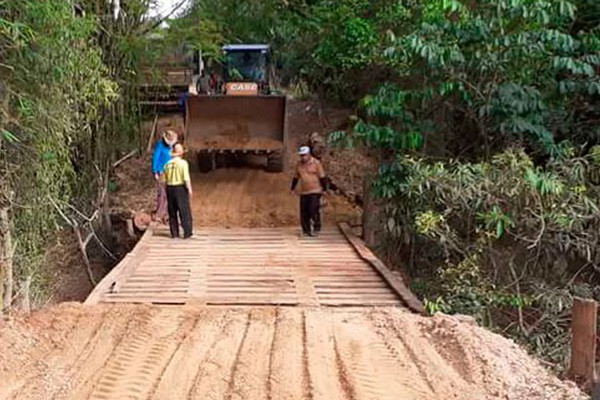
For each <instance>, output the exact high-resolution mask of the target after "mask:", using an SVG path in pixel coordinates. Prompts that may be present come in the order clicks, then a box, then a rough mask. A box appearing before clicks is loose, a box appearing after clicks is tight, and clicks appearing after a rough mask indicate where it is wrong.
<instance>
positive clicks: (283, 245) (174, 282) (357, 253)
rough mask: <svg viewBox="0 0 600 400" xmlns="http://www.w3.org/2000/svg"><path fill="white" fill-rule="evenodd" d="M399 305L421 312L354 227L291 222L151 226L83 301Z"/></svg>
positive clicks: (419, 304) (417, 301) (420, 306)
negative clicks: (303, 228) (193, 228)
mask: <svg viewBox="0 0 600 400" xmlns="http://www.w3.org/2000/svg"><path fill="white" fill-rule="evenodd" d="M115 302H127V303H155V304H156V303H158V304H189V303H193V304H205V305H289V306H295V305H300V306H400V307H408V308H410V309H411V310H413V311H417V312H422V305H421V303H420V302H419V300H418V299H417V298H416V297H415V296H414V295H413V294H412V293H411V292H410V291H409V290H408V289H407V288H406V286H405V285H404V284H403V282H402V279H401V278H400V277H399V276H398V275H396V274H394V273H392V272H390V271H389V270H388V269H387V268H386V267H385V265H384V264H383V263H382V262H381V261H380V260H378V259H377V257H375V256H374V255H373V253H372V252H371V251H370V250H369V249H368V248H367V247H366V246H365V245H364V244H363V243H362V241H361V240H360V239H359V238H358V237H356V236H355V235H354V234H353V233H352V231H351V229H350V227H348V226H347V225H344V224H342V225H340V226H339V227H334V228H329V229H327V230H325V231H324V232H322V233H321V235H320V236H319V237H318V238H312V237H309V238H301V237H299V236H298V233H297V230H295V229H291V228H273V229H262V228H261V229H212V228H208V229H202V230H200V231H198V232H196V235H195V236H194V237H193V238H190V239H187V240H181V239H179V240H173V239H171V238H170V237H169V236H168V232H167V231H166V230H155V231H152V230H149V231H147V232H146V233H145V234H144V236H143V237H142V239H141V240H140V242H138V244H137V245H136V247H135V248H134V250H133V251H132V252H131V253H129V254H128V255H127V256H126V257H125V258H124V259H123V260H122V261H121V263H119V264H118V265H117V266H116V267H115V268H114V269H113V270H112V271H111V272H110V273H109V274H108V275H107V276H106V277H105V278H104V279H103V280H102V281H101V282H100V283H99V284H98V286H97V287H96V288H95V290H94V291H93V292H92V293H91V294H90V296H89V297H88V299H87V300H86V304H96V303H115Z"/></svg>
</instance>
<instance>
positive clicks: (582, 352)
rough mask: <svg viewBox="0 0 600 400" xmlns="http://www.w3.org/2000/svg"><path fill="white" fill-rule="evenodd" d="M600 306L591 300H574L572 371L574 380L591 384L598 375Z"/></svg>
mask: <svg viewBox="0 0 600 400" xmlns="http://www.w3.org/2000/svg"><path fill="white" fill-rule="evenodd" d="M597 316H598V305H597V303H596V302H595V301H594V300H590V299H581V298H578V297H576V298H574V299H573V320H572V330H573V347H572V348H573V350H572V352H571V369H570V371H569V373H570V375H571V376H572V377H573V378H583V381H584V382H586V383H588V384H591V383H592V382H593V381H594V379H595V374H596V364H595V356H596V336H597V332H596V329H597V328H596V327H597V318H598V317H597Z"/></svg>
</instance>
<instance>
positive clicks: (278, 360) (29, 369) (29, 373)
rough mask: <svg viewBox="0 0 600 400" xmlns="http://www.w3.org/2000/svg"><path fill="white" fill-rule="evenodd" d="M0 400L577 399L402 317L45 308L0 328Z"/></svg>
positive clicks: (532, 368)
mask: <svg viewBox="0 0 600 400" xmlns="http://www.w3.org/2000/svg"><path fill="white" fill-rule="evenodd" d="M0 382H1V384H0V398H2V399H26V400H36V399H125V398H129V399H240V400H241V399H326V400H332V399H346V400H349V399H353V400H359V399H403V400H404V399H405V400H410V399H422V400H436V399H440V400H442V399H443V400H448V399H460V400H471V399H473V400H484V399H490V400H491V399H503V400H512V399H514V400H517V399H518V400H522V399H528V400H539V399H540V400H541V399H548V400H550V399H552V400H557V399H562V400H575V399H584V398H586V397H585V396H583V395H582V394H580V393H579V391H578V390H577V389H576V388H574V387H573V386H572V385H570V384H565V383H562V382H560V381H559V380H558V379H556V378H554V377H552V376H551V375H549V374H548V373H547V372H546V371H545V370H544V369H543V368H542V367H540V365H538V363H537V362H535V361H533V360H532V359H531V358H529V357H528V356H527V355H526V354H525V352H524V351H523V350H521V349H520V348H518V347H517V346H516V345H515V344H513V343H512V342H510V341H508V340H506V339H503V338H501V337H499V336H497V335H494V334H492V333H490V332H488V331H486V330H483V329H480V328H477V327H474V326H471V325H468V324H466V323H460V322H458V321H457V320H456V319H454V318H451V317H443V316H438V317H435V318H423V317H417V316H415V315H411V314H408V313H406V312H404V311H402V310H401V309H392V308H390V309H314V308H312V309H303V308H236V309H225V308H192V307H190V308H173V307H162V308H161V307H149V306H98V307H83V306H80V305H74V304H64V305H62V306H59V307H56V308H53V309H49V310H46V311H43V312H39V313H36V314H34V315H33V316H31V317H29V318H26V319H22V318H16V319H14V320H12V321H10V322H5V323H3V324H2V325H1V326H0Z"/></svg>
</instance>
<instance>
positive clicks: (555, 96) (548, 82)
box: [355, 0, 600, 156]
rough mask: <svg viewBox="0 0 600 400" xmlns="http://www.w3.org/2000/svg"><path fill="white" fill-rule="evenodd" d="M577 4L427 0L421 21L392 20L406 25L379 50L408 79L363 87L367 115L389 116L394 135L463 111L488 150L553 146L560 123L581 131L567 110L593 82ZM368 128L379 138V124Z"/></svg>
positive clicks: (593, 59)
mask: <svg viewBox="0 0 600 400" xmlns="http://www.w3.org/2000/svg"><path fill="white" fill-rule="evenodd" d="M575 10H576V8H575V6H574V5H573V4H571V3H569V2H567V1H558V2H545V1H538V2H513V1H508V0H502V1H499V2H498V1H480V2H477V5H476V6H470V5H466V4H464V3H462V2H460V1H444V2H440V1H427V2H424V3H423V5H422V12H423V17H422V20H421V21H420V24H415V25H414V29H413V30H412V31H411V32H405V29H406V28H405V27H394V28H392V29H397V30H399V31H400V32H402V31H404V32H405V33H404V34H392V35H389V36H388V38H389V41H390V46H389V47H388V48H387V49H386V51H385V55H386V58H387V62H388V64H389V65H390V66H394V67H397V66H399V65H401V66H402V67H401V68H396V73H397V79H401V80H410V81H411V82H412V83H413V84H403V85H390V84H387V83H386V84H384V85H383V86H382V88H381V89H380V90H379V92H378V93H377V94H376V95H374V96H367V97H365V99H364V101H363V107H364V113H365V119H367V120H368V121H370V122H371V123H372V125H380V126H383V127H389V126H393V127H394V128H395V129H396V131H397V132H396V133H395V135H397V136H402V135H405V134H406V133H407V132H415V133H418V134H426V133H427V132H432V127H434V126H435V127H436V129H435V134H436V135H444V136H447V135H448V132H444V130H448V129H453V125H454V121H455V120H456V118H461V119H463V120H464V121H465V123H466V124H469V125H470V126H472V127H474V128H475V132H476V133H477V135H476V136H475V137H474V139H475V141H476V142H477V143H480V144H481V146H484V147H485V151H486V154H487V155H489V154H491V152H492V151H495V150H501V149H502V148H504V147H505V146H506V145H507V144H509V143H511V141H514V140H519V141H521V142H524V141H525V142H528V143H529V144H530V146H532V147H533V148H535V149H537V151H539V152H542V153H545V154H550V155H552V156H557V155H558V153H559V151H560V150H559V146H557V143H558V141H560V139H562V138H563V137H564V135H565V132H572V134H573V135H571V140H573V139H575V140H581V139H580V138H579V137H578V135H580V134H581V133H580V132H579V129H578V126H579V118H577V117H575V118H574V115H573V114H570V113H568V112H565V111H566V110H567V109H568V107H569V106H570V105H571V104H576V103H580V102H581V101H586V100H584V99H588V100H587V101H591V100H592V99H593V96H595V95H596V94H597V93H598V90H599V89H600V80H599V77H598V75H597V72H596V71H597V69H598V66H599V65H600V64H599V61H600V58H599V55H600V53H599V52H598V44H597V40H598V36H597V35H593V34H589V33H587V32H582V31H580V32H577V33H575V34H574V33H572V32H571V31H570V29H571V26H572V23H573V21H574V20H575V19H576V11H575ZM442 115H445V116H446V120H444V119H442V118H443V117H441V116H442ZM434 120H435V121H436V123H435V124H434V123H433V121H434ZM364 125H365V122H364V121H363V120H361V121H359V123H358V124H357V127H355V130H358V129H357V128H360V129H363V127H364ZM462 128H463V127H462V126H460V129H462ZM370 130H371V131H372V132H374V134H373V135H374V136H375V139H376V138H377V134H376V133H375V132H377V128H376V127H375V126H370ZM361 135H362V132H361ZM361 135H359V136H361ZM373 135H370V136H369V137H368V139H369V140H368V141H367V142H368V144H371V142H372V139H373ZM362 136H364V135H362ZM587 137H589V136H587V135H586V138H587ZM557 139H558V140H557ZM381 141H382V142H386V143H382V144H383V145H384V146H385V147H389V146H388V143H390V142H391V141H390V139H389V138H388V137H384V138H383V139H382V140H381ZM465 145H466V144H463V146H465ZM469 145H472V143H469ZM391 147H392V148H396V149H399V148H400V149H401V148H402V146H391Z"/></svg>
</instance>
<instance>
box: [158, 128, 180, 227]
mask: <svg viewBox="0 0 600 400" xmlns="http://www.w3.org/2000/svg"><path fill="white" fill-rule="evenodd" d="M175 143H177V132H175V131H171V130H169V131H167V132H165V133H164V134H163V137H162V138H161V139H160V140H159V141H157V142H156V145H155V146H154V152H153V153H152V174H153V175H154V179H155V180H156V212H155V214H154V215H155V219H156V220H159V221H162V222H163V223H165V222H166V217H167V188H166V185H165V180H164V172H165V165H166V164H167V163H168V162H169V161H170V160H171V149H172V148H173V146H174V145H175Z"/></svg>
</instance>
